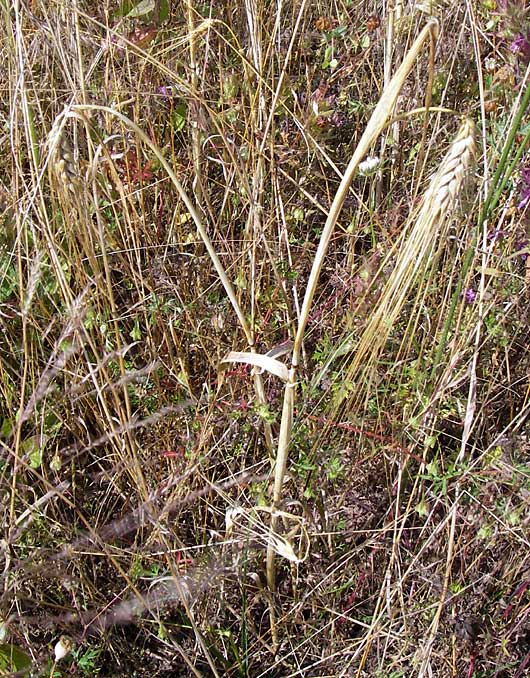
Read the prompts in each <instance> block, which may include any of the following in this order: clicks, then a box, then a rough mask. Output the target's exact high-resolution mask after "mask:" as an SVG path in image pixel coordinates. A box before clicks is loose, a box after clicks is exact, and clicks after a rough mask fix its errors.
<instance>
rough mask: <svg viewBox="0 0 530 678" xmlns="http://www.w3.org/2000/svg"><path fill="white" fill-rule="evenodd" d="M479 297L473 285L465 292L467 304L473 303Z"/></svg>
mask: <svg viewBox="0 0 530 678" xmlns="http://www.w3.org/2000/svg"><path fill="white" fill-rule="evenodd" d="M476 298H477V293H476V292H475V290H474V289H473V288H472V287H469V288H468V289H467V290H466V291H465V293H464V300H465V302H466V304H472V303H473V302H474V301H475V299H476Z"/></svg>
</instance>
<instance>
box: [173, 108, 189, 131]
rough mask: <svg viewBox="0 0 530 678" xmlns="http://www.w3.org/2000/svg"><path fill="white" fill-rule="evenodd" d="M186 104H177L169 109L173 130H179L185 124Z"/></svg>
mask: <svg viewBox="0 0 530 678" xmlns="http://www.w3.org/2000/svg"><path fill="white" fill-rule="evenodd" d="M186 114H187V109H186V104H184V103H180V104H177V105H176V106H175V107H174V108H173V110H172V111H171V123H172V125H173V129H174V130H175V132H180V131H181V130H183V129H184V127H185V125H186Z"/></svg>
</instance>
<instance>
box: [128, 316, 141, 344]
mask: <svg viewBox="0 0 530 678" xmlns="http://www.w3.org/2000/svg"><path fill="white" fill-rule="evenodd" d="M129 336H130V337H131V339H132V340H133V341H140V339H141V338H142V330H141V329H140V321H139V320H138V318H136V319H135V321H134V327H133V328H132V330H131V331H130V332H129Z"/></svg>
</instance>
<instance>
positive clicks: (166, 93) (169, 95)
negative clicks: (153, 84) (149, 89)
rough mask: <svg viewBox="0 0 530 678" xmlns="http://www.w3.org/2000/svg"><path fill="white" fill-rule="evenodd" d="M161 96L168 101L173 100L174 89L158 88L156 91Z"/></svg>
mask: <svg viewBox="0 0 530 678" xmlns="http://www.w3.org/2000/svg"><path fill="white" fill-rule="evenodd" d="M156 91H157V92H158V93H159V94H161V95H162V96H163V97H165V98H166V99H171V98H172V96H173V88H172V87H166V86H165V85H164V86H163V87H157V90H156Z"/></svg>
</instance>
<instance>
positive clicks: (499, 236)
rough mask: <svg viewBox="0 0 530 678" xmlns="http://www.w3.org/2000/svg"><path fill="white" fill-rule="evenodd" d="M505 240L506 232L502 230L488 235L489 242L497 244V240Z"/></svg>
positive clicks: (498, 229) (496, 230) (497, 229)
mask: <svg viewBox="0 0 530 678" xmlns="http://www.w3.org/2000/svg"><path fill="white" fill-rule="evenodd" d="M503 238H504V231H503V230H502V229H501V228H496V229H495V230H494V231H490V232H489V233H488V240H489V242H497V240H502V239H503Z"/></svg>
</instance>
